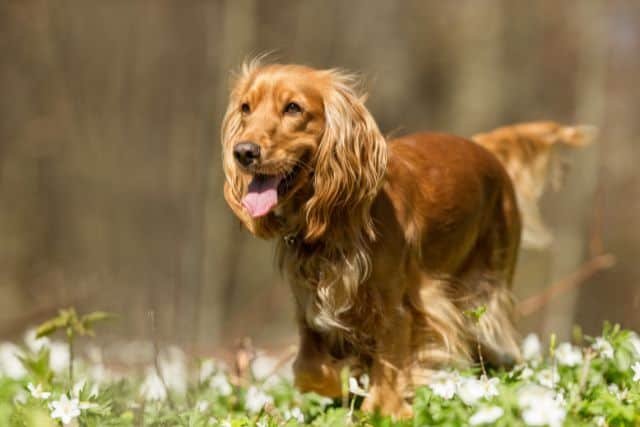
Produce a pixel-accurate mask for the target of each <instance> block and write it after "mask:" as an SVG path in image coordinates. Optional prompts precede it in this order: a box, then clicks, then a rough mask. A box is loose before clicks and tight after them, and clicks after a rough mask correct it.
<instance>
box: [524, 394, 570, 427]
mask: <svg viewBox="0 0 640 427" xmlns="http://www.w3.org/2000/svg"><path fill="white" fill-rule="evenodd" d="M558 400H559V399H558V398H557V396H556V394H555V393H554V392H553V390H550V389H548V388H546V387H542V386H539V385H536V384H528V385H525V386H523V387H521V388H520V390H518V405H519V406H520V409H521V411H522V419H523V420H524V422H525V424H527V425H529V426H544V425H549V426H550V427H559V426H561V425H562V423H563V422H564V418H565V416H566V411H565V409H564V408H563V407H562V404H561V403H560V402H559V401H558Z"/></svg>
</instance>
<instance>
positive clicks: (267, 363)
mask: <svg viewBox="0 0 640 427" xmlns="http://www.w3.org/2000/svg"><path fill="white" fill-rule="evenodd" d="M278 362H279V361H278V359H276V358H275V357H271V356H268V355H267V354H265V353H262V352H261V353H258V354H257V355H256V357H255V358H254V359H253V361H252V362H251V373H252V374H253V376H254V377H255V378H256V379H258V380H264V379H266V378H267V377H268V376H270V375H271V374H273V373H274V372H275V370H276V368H277V366H278Z"/></svg>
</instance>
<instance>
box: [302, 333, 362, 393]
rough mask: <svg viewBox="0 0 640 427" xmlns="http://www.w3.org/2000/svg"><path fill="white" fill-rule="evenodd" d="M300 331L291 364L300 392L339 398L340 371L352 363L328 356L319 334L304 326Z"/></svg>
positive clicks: (340, 390)
mask: <svg viewBox="0 0 640 427" xmlns="http://www.w3.org/2000/svg"><path fill="white" fill-rule="evenodd" d="M299 328H300V350H299V351H298V356H297V357H296V360H295V362H294V363H293V373H294V377H295V385H296V387H298V389H300V391H303V392H307V391H313V392H316V393H318V394H321V395H323V396H327V397H340V396H341V395H342V383H341V380H340V371H341V370H342V368H343V367H344V366H348V365H351V364H352V363H354V362H355V361H354V360H353V359H352V358H345V359H337V358H335V357H333V356H331V354H329V350H328V349H327V346H326V343H325V341H324V339H323V337H322V335H320V334H319V333H317V332H315V331H312V330H311V329H309V328H308V327H307V326H306V325H304V324H301V325H300V326H299Z"/></svg>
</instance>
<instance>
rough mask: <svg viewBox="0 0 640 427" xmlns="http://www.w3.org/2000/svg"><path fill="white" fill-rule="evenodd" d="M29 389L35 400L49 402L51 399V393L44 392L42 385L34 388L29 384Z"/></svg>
mask: <svg viewBox="0 0 640 427" xmlns="http://www.w3.org/2000/svg"><path fill="white" fill-rule="evenodd" d="M27 389H29V393H31V396H33V398H34V399H42V400H47V399H48V398H49V397H51V392H50V391H43V390H42V384H38V385H37V386H34V385H33V384H32V383H29V384H27Z"/></svg>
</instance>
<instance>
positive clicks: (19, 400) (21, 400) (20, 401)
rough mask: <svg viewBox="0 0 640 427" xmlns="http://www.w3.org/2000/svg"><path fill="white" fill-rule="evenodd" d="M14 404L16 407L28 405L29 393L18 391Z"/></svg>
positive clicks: (14, 397)
mask: <svg viewBox="0 0 640 427" xmlns="http://www.w3.org/2000/svg"><path fill="white" fill-rule="evenodd" d="M13 403H14V404H16V405H24V404H26V403H27V393H25V392H24V390H18V392H17V393H16V394H15V395H14V396H13Z"/></svg>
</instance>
